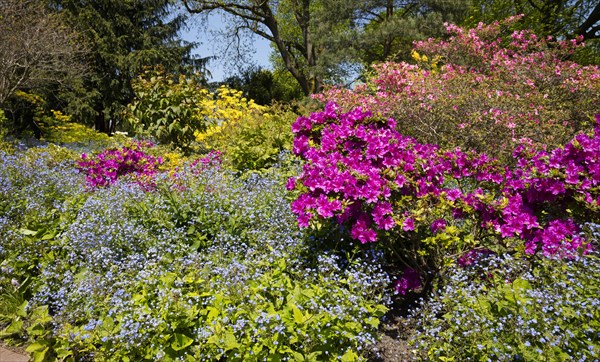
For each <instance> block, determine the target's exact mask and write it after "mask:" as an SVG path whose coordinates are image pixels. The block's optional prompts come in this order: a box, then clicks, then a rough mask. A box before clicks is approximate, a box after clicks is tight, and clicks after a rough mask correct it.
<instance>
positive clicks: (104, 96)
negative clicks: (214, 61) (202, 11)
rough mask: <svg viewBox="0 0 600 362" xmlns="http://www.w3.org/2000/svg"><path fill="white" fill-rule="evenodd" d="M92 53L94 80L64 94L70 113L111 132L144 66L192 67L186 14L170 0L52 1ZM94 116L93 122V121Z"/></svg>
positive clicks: (173, 69)
mask: <svg viewBox="0 0 600 362" xmlns="http://www.w3.org/2000/svg"><path fill="white" fill-rule="evenodd" d="M48 2H49V3H50V4H51V5H52V6H54V7H55V9H57V11H58V12H59V13H61V14H62V15H64V16H65V18H66V19H67V21H68V23H69V24H70V25H71V26H73V27H74V28H76V29H77V30H78V31H79V32H80V33H81V35H82V40H81V41H82V42H83V43H85V44H86V45H87V46H88V47H89V48H90V49H91V56H90V58H91V64H90V76H89V77H86V78H85V79H83V81H82V82H80V83H81V84H79V85H78V90H77V91H73V92H70V93H69V94H65V95H64V96H65V98H66V100H67V102H68V107H67V111H69V113H72V114H73V115H75V116H76V118H78V119H80V120H82V121H86V122H89V121H90V120H92V119H93V122H94V125H95V128H96V130H98V131H101V132H106V133H112V132H114V130H115V127H116V125H117V124H118V123H120V122H121V121H122V116H123V114H122V111H123V108H124V107H125V106H126V105H127V104H128V103H129V102H131V100H132V99H133V96H134V93H133V89H132V85H131V81H132V80H133V79H135V77H136V76H138V74H140V73H141V72H142V71H143V69H144V68H145V67H148V66H156V65H162V66H164V67H165V69H166V71H167V72H176V71H178V70H181V68H182V67H183V66H185V65H193V64H194V59H193V58H192V57H191V56H190V51H191V49H192V47H193V44H189V43H187V42H183V41H181V40H180V39H178V37H177V34H178V32H179V30H180V29H181V27H182V26H183V25H184V20H185V16H184V15H183V14H175V7H174V3H173V1H171V0H150V1H121V0H102V1H92V2H82V1H78V0H48ZM90 118H91V119H90Z"/></svg>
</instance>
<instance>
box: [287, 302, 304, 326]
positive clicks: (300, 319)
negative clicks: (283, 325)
mask: <svg viewBox="0 0 600 362" xmlns="http://www.w3.org/2000/svg"><path fill="white" fill-rule="evenodd" d="M290 307H291V308H292V313H293V314H294V321H295V322H296V323H298V324H302V323H304V314H302V312H301V311H300V309H298V307H296V306H295V305H293V304H292V305H291V306H290Z"/></svg>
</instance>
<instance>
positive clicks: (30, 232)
mask: <svg viewBox="0 0 600 362" xmlns="http://www.w3.org/2000/svg"><path fill="white" fill-rule="evenodd" d="M19 233H21V234H23V235H35V234H37V231H34V230H29V229H19Z"/></svg>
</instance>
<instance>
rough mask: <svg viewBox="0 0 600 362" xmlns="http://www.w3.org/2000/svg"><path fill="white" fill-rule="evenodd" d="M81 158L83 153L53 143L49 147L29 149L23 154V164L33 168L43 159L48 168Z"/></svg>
mask: <svg viewBox="0 0 600 362" xmlns="http://www.w3.org/2000/svg"><path fill="white" fill-rule="evenodd" d="M42 155H44V157H42ZM80 157H81V153H79V152H77V151H73V150H70V149H68V148H65V147H61V146H58V145H55V144H52V143H51V144H49V145H48V146H47V147H31V148H28V149H27V150H26V151H25V153H24V154H23V158H22V162H23V163H24V164H27V165H32V166H33V165H34V164H35V163H36V162H39V160H42V159H43V160H44V161H46V164H47V165H48V166H53V165H58V164H60V163H61V162H62V161H65V160H73V161H74V160H78V159H79V158H80Z"/></svg>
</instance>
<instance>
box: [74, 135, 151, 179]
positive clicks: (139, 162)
mask: <svg viewBox="0 0 600 362" xmlns="http://www.w3.org/2000/svg"><path fill="white" fill-rule="evenodd" d="M152 146H153V145H152V144H151V143H149V142H137V143H134V144H133V145H131V146H123V147H121V148H111V149H107V150H104V151H102V152H101V153H100V154H98V155H97V156H95V157H93V158H90V157H89V156H88V155H87V154H85V153H84V154H82V155H81V161H79V162H78V167H79V169H80V170H82V171H83V172H84V173H85V179H86V181H87V183H88V185H89V186H91V187H102V186H108V185H111V184H113V183H115V182H116V181H117V179H118V178H119V177H121V176H124V175H129V174H131V175H134V176H136V177H141V178H143V177H151V176H153V175H154V174H155V173H156V172H157V170H158V166H159V165H160V164H161V163H162V162H163V161H162V158H161V157H154V156H152V155H148V154H146V153H145V152H144V148H149V147H152ZM140 181H141V179H140Z"/></svg>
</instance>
